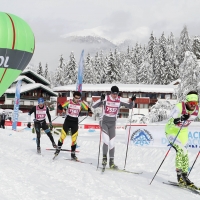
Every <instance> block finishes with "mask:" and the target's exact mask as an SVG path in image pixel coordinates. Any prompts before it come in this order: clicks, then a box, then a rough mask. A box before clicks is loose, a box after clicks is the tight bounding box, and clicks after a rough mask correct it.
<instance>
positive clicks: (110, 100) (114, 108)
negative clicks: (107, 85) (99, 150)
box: [92, 86, 136, 169]
mask: <svg viewBox="0 0 200 200" xmlns="http://www.w3.org/2000/svg"><path fill="white" fill-rule="evenodd" d="M118 94H119V88H118V87H117V86H112V87H111V94H110V95H105V94H101V98H100V99H99V100H98V101H96V102H94V104H93V106H92V107H93V108H97V107H100V106H102V105H103V113H102V116H101V118H102V119H101V121H100V126H101V129H102V138H103V160H102V165H103V166H104V167H105V166H106V164H107V152H108V147H109V157H110V161H109V166H110V168H112V169H118V167H117V166H116V165H115V164H114V153H115V125H116V120H117V115H118V112H119V108H120V106H125V107H127V108H129V109H132V108H133V106H134V105H135V103H134V102H133V101H135V100H136V95H135V94H134V95H133V96H132V97H131V99H130V103H128V102H126V101H125V100H124V99H122V98H121V97H120V96H118Z"/></svg>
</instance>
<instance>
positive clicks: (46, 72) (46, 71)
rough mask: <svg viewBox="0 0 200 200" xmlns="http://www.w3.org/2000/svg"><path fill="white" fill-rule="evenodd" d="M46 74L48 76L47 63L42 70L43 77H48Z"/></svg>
mask: <svg viewBox="0 0 200 200" xmlns="http://www.w3.org/2000/svg"><path fill="white" fill-rule="evenodd" d="M48 76H49V69H48V64H47V63H46V65H45V70H44V78H46V79H48Z"/></svg>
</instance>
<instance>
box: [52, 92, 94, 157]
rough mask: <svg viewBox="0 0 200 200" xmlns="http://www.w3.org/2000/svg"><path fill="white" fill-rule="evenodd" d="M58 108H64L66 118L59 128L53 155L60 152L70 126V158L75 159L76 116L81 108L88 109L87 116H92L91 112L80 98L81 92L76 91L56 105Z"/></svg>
mask: <svg viewBox="0 0 200 200" xmlns="http://www.w3.org/2000/svg"><path fill="white" fill-rule="evenodd" d="M58 108H59V109H60V110H63V109H65V110H66V118H65V121H64V124H63V128H62V130H61V136H60V139H59V140H58V145H57V146H58V147H57V149H56V152H55V155H58V154H59V153H60V149H61V147H62V145H63V142H64V140H65V138H66V136H67V132H68V131H69V129H70V128H71V140H72V144H71V159H73V160H77V159H78V158H77V157H76V154H75V151H76V141H77V137H78V117H79V113H80V112H81V110H85V111H88V116H90V117H91V116H92V114H93V112H92V111H91V109H90V108H89V107H88V105H87V104H86V103H85V102H84V101H82V100H81V93H80V92H79V91H76V92H74V93H73V99H70V100H68V101H66V102H65V103H64V104H63V105H60V104H59V105H58Z"/></svg>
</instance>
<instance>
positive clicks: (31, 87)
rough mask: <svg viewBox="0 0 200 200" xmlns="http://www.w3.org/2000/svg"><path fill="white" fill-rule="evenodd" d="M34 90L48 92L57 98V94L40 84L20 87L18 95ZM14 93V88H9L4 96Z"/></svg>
mask: <svg viewBox="0 0 200 200" xmlns="http://www.w3.org/2000/svg"><path fill="white" fill-rule="evenodd" d="M36 88H42V89H44V90H46V91H48V92H49V93H51V94H52V96H57V93H55V92H53V91H52V89H50V88H49V87H47V86H45V85H42V84H41V83H34V84H26V85H22V86H21V89H20V93H23V92H27V91H30V90H33V89H36ZM15 91H16V87H11V88H9V89H7V90H6V92H5V94H13V93H15Z"/></svg>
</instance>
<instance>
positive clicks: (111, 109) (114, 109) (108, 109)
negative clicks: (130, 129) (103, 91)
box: [105, 106, 118, 114]
mask: <svg viewBox="0 0 200 200" xmlns="http://www.w3.org/2000/svg"><path fill="white" fill-rule="evenodd" d="M117 111H118V107H109V106H106V111H105V112H106V113H107V114H117Z"/></svg>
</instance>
